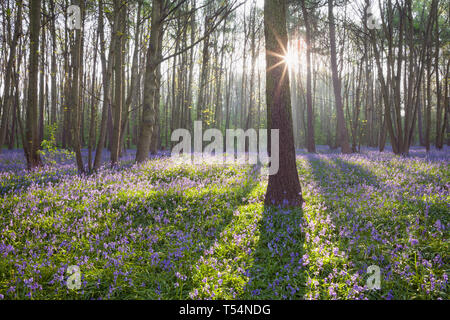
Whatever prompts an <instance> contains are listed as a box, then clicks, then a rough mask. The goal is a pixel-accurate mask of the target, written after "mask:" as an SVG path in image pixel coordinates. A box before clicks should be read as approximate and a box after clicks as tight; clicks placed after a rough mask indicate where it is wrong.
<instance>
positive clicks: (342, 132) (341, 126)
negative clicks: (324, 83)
mask: <svg viewBox="0 0 450 320" xmlns="http://www.w3.org/2000/svg"><path fill="white" fill-rule="evenodd" d="M328 23H329V28H330V50H331V54H330V58H331V72H332V75H333V89H334V97H335V104H336V114H337V127H338V129H337V130H338V133H339V136H338V139H339V145H340V146H341V152H342V153H351V149H350V145H349V143H348V132H347V126H346V125H345V118H344V110H343V107H342V97H341V81H340V79H339V76H338V69H337V61H336V31H335V29H336V27H335V20H334V14H333V0H328Z"/></svg>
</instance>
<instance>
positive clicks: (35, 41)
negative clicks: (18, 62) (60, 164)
mask: <svg viewBox="0 0 450 320" xmlns="http://www.w3.org/2000/svg"><path fill="white" fill-rule="evenodd" d="M29 14H30V58H29V67H28V72H29V76H28V101H27V115H26V124H25V127H26V128H25V143H26V144H27V150H28V152H27V153H26V155H27V167H28V169H33V168H36V167H39V166H41V165H42V161H41V157H40V156H39V153H38V149H39V132H38V117H37V115H38V114H37V107H38V106H37V104H38V99H37V98H38V96H37V89H38V88H37V80H38V73H39V72H38V67H39V65H38V64H39V63H38V61H39V31H40V23H41V19H40V16H41V0H34V1H31V3H30V10H29Z"/></svg>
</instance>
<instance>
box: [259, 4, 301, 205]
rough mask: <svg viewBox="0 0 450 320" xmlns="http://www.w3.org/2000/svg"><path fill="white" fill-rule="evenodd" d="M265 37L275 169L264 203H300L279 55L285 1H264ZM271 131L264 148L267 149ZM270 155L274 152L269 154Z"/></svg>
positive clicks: (283, 35)
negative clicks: (276, 156)
mask: <svg viewBox="0 0 450 320" xmlns="http://www.w3.org/2000/svg"><path fill="white" fill-rule="evenodd" d="M264 35H265V39H266V101H267V122H268V126H267V127H268V129H269V130H271V129H278V130H279V138H280V141H282V143H280V144H279V170H278V172H277V173H276V174H273V175H269V182H268V185H267V191H266V195H265V199H264V203H265V205H269V206H270V205H275V206H282V207H287V206H300V205H301V204H302V202H303V199H302V194H301V187H300V181H299V179H298V172H297V167H296V163H295V148H294V136H293V130H292V118H291V98H290V90H289V72H288V70H287V65H286V63H283V60H284V59H283V57H284V56H285V54H286V51H287V32H286V1H285V0H265V1H264ZM270 136H271V134H270V131H269V134H268V141H269V144H268V149H269V151H271V144H270V141H271V138H270ZM272 156H274V155H272Z"/></svg>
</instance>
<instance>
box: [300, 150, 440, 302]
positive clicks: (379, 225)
mask: <svg viewBox="0 0 450 320" xmlns="http://www.w3.org/2000/svg"><path fill="white" fill-rule="evenodd" d="M307 159H308V161H307V163H308V165H309V166H310V168H311V170H309V172H310V174H311V176H310V177H311V178H312V180H313V181H314V182H313V184H315V185H314V186H313V190H314V191H315V192H316V194H315V195H314V197H315V198H316V199H317V202H318V203H321V204H323V205H324V206H325V210H326V213H327V216H328V217H329V218H330V222H331V223H330V225H333V226H334V229H333V230H331V233H332V237H331V242H332V244H333V246H335V247H337V248H339V251H341V252H344V253H345V254H344V256H345V259H346V261H345V263H344V264H345V266H346V267H347V269H346V272H347V273H353V274H354V275H355V279H356V281H355V285H356V288H357V289H356V291H358V292H359V293H360V294H361V295H360V296H359V297H368V298H371V299H379V298H383V297H386V296H389V295H391V296H392V292H391V291H390V290H394V291H393V292H394V293H393V294H394V296H396V297H400V296H407V295H406V293H405V292H406V291H405V290H407V291H409V293H410V294H411V295H414V294H416V293H417V291H418V290H420V288H419V287H417V286H415V285H411V283H410V280H408V278H407V277H406V276H405V275H404V274H405V273H404V272H403V270H401V271H396V267H395V266H396V265H397V262H395V259H398V255H401V256H402V257H406V258H402V259H406V260H405V261H404V262H403V263H406V264H408V265H411V266H414V265H415V263H416V262H415V260H414V256H415V255H417V254H418V252H417V249H416V248H415V247H413V246H412V245H411V244H410V243H409V242H410V237H411V232H413V229H416V228H417V230H418V231H417V232H420V233H421V235H419V233H417V237H418V238H419V237H422V238H423V239H425V238H424V236H423V235H422V234H423V233H422V232H423V231H424V230H425V229H424V228H423V227H420V225H421V224H426V223H427V222H426V220H427V218H426V217H424V211H425V207H426V206H427V204H426V203H424V202H423V201H422V200H420V199H417V198H416V197H411V195H409V194H407V193H406V194H402V192H400V193H398V192H397V191H398V190H396V188H395V187H393V186H392V185H390V183H391V182H390V181H386V180H385V179H386V177H388V173H389V172H387V173H386V174H385V173H383V176H377V175H376V174H375V173H374V172H372V170H371V168H370V167H367V166H366V165H363V164H360V163H355V162H353V161H352V160H351V159H345V158H341V157H335V156H312V157H308V158H307ZM370 165H371V164H369V166H370ZM375 172H376V170H375ZM433 211H434V213H433V215H436V214H440V213H439V212H441V211H442V208H440V209H439V208H433ZM430 216H431V213H430ZM406 248H409V249H408V250H407V251H404V250H406ZM433 250H435V249H431V248H430V247H429V246H425V247H423V248H422V249H421V252H422V254H423V253H424V252H427V253H428V254H429V255H430V257H431V256H434V254H433V252H434V253H436V251H433ZM438 251H439V250H438ZM411 254H412V255H413V258H412V260H411V258H407V257H408V255H409V256H410V255H411ZM370 265H376V266H379V267H380V268H381V275H382V282H381V283H382V286H381V290H368V289H367V288H364V286H365V285H366V280H367V278H368V274H367V270H368V266H370ZM407 268H410V266H407ZM412 268H414V267H412ZM406 270H408V269H406ZM417 276H419V275H417ZM393 279H395V285H394V284H393V283H394V280H393ZM395 288H401V289H400V290H399V291H397V292H396V291H395V290H398V289H395ZM405 288H407V289H405ZM352 290H353V289H350V292H352V294H354V292H353V291H352ZM354 297H358V295H354Z"/></svg>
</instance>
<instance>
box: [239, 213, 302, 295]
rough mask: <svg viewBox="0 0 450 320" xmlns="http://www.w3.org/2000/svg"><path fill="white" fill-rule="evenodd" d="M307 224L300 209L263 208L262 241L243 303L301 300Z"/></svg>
mask: <svg viewBox="0 0 450 320" xmlns="http://www.w3.org/2000/svg"><path fill="white" fill-rule="evenodd" d="M303 224H304V219H303V211H302V208H301V207H298V208H291V209H281V208H277V207H271V206H264V207H263V209H262V212H261V218H260V220H259V224H258V232H259V240H258V242H257V244H256V246H255V249H254V251H253V252H252V256H253V263H252V265H251V267H250V268H249V269H248V270H247V275H248V277H249V280H248V282H247V284H246V286H245V290H244V293H243V294H242V295H241V296H240V297H239V298H242V299H301V298H303V296H304V292H305V287H306V271H305V269H304V266H303V265H304V261H303V254H304V248H303V243H304V234H303V232H302V230H303V228H302V225H303Z"/></svg>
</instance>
